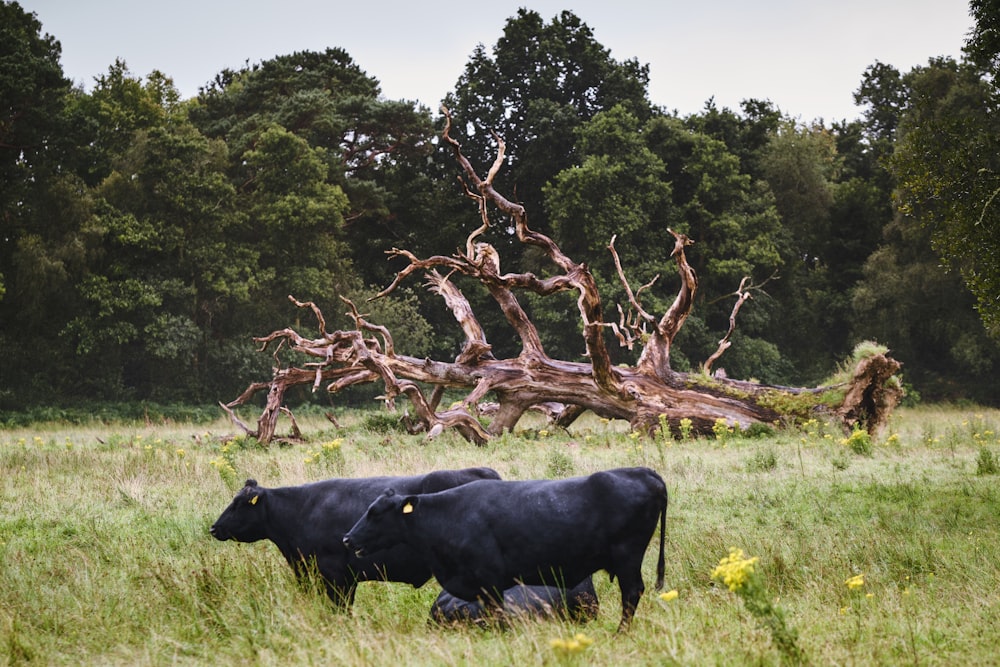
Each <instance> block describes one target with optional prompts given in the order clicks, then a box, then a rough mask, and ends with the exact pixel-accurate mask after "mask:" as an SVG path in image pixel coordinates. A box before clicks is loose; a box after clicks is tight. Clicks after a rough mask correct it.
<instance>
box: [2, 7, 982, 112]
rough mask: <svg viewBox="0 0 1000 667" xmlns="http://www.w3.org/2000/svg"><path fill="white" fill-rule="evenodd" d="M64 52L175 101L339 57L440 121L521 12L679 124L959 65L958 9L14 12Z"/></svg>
mask: <svg viewBox="0 0 1000 667" xmlns="http://www.w3.org/2000/svg"><path fill="white" fill-rule="evenodd" d="M20 4H21V6H22V7H23V8H24V9H25V10H27V11H30V12H35V13H36V14H37V16H38V19H39V21H41V23H42V32H43V33H48V34H51V35H53V36H54V37H55V38H56V39H58V40H59V41H60V43H61V44H62V49H63V51H62V60H61V62H62V67H63V71H64V72H65V74H66V76H67V77H69V78H70V79H72V80H73V81H74V82H75V83H77V84H82V85H83V86H84V87H85V88H86V89H87V90H90V89H91V87H92V85H93V81H94V78H95V77H97V76H99V75H101V74H104V73H106V72H107V70H108V67H109V66H110V65H111V64H112V63H114V61H115V59H116V58H121V59H123V60H124V61H125V62H126V63H127V64H128V67H129V70H130V71H131V72H132V73H133V74H134V75H137V76H143V77H145V76H146V75H148V74H149V73H150V72H151V71H153V70H154V69H158V70H160V71H161V72H163V73H164V74H166V75H167V76H169V77H171V78H172V79H173V80H174V83H175V85H176V86H177V88H178V90H179V91H180V93H181V95H182V96H183V97H185V98H188V97H193V96H194V95H196V94H197V92H198V89H199V87H201V86H203V85H205V84H206V83H208V82H209V81H211V80H212V79H213V78H214V77H215V75H216V74H217V73H219V72H220V71H222V70H223V69H225V68H227V67H228V68H230V69H239V68H240V67H242V66H244V65H245V64H246V63H247V62H249V63H250V64H254V63H259V62H262V61H264V60H269V59H271V58H273V57H275V56H278V55H286V54H290V53H293V52H295V51H307V50H308V51H322V50H324V49H326V48H327V47H340V48H342V49H344V50H345V51H347V53H348V54H350V56H351V57H352V58H353V60H354V62H355V63H356V64H357V65H358V66H359V67H360V68H361V69H363V70H364V71H365V72H366V73H367V74H368V75H370V76H372V77H374V78H376V79H378V80H379V82H380V83H381V86H382V93H383V95H384V96H385V97H386V98H388V99H394V100H397V99H406V100H414V101H419V102H421V103H423V104H425V105H426V106H428V107H430V108H431V109H433V110H435V112H436V110H437V107H438V104H439V103H440V101H441V99H442V98H443V97H444V96H445V94H446V93H448V92H449V91H451V90H453V89H454V87H455V83H456V81H457V80H458V77H459V76H460V75H461V74H462V71H463V69H464V67H465V64H466V63H467V62H468V60H469V57H470V56H471V55H472V52H473V50H474V49H475V47H476V45H477V44H483V45H484V46H485V47H486V49H487V52H489V53H492V48H493V46H494V45H495V44H496V42H497V40H498V39H499V38H500V37H501V35H502V34H503V28H504V25H505V23H506V21H507V19H508V18H509V17H511V16H514V15H515V14H516V13H517V10H518V8H519V7H526V8H529V9H532V10H534V11H536V12H538V13H539V14H540V15H541V16H542V18H543V19H544V20H545V21H546V22H548V21H551V19H552V18H553V17H555V16H556V15H558V14H559V12H561V11H562V10H564V9H565V10H569V11H572V12H573V13H574V14H576V15H577V16H578V17H579V18H580V19H581V20H582V21H583V22H584V23H586V24H587V25H588V26H589V27H590V28H591V30H593V33H594V38H595V39H596V40H597V42H599V43H600V44H602V45H603V46H604V47H605V48H608V49H610V51H611V55H612V57H613V58H614V59H616V60H619V61H621V60H626V59H629V58H636V59H637V60H638V61H639V62H640V63H642V64H648V65H649V67H650V83H649V97H650V100H651V101H652V102H653V103H654V104H657V105H659V106H662V107H664V108H666V109H668V110H676V111H678V112H680V113H681V114H682V115H686V114H691V113H698V112H700V111H701V110H702V109H703V108H704V106H705V102H706V101H707V100H708V99H709V98H713V97H714V98H715V103H716V105H717V106H719V107H720V108H721V107H729V108H731V109H733V110H738V109H739V103H740V101H741V100H744V99H747V98H758V99H768V100H770V101H771V102H773V103H774V104H775V105H777V106H778V107H779V108H780V109H781V111H783V112H784V113H786V114H788V115H790V116H792V117H795V118H798V119H799V120H801V121H804V122H808V121H812V120H816V119H820V118H822V119H824V120H825V121H826V122H827V123H830V122H833V121H838V120H843V119H854V118H857V117H858V116H859V115H860V113H861V109H859V108H858V107H856V106H855V105H854V99H853V93H854V91H855V90H857V89H858V86H859V85H860V83H861V77H862V75H863V73H864V71H865V69H866V68H867V67H868V66H869V65H872V64H874V63H875V62H876V61H879V62H882V63H886V64H889V65H893V66H895V67H896V68H897V69H899V70H900V71H902V72H906V71H909V70H910V69H911V68H913V67H915V66H918V65H925V64H926V63H927V61H928V59H929V58H931V57H936V56H952V57H954V58H956V59H958V58H959V57H960V56H961V49H962V46H963V45H964V43H965V39H966V37H967V36H968V33H969V30H970V29H971V28H972V26H973V21H972V18H971V16H970V15H969V11H968V2H967V1H966V0H865V1H862V0H841V1H839V2H829V1H813V2H809V1H808V0H761V1H759V2H748V1H747V0H716V1H714V2H712V1H703V2H692V1H691V0H617V1H607V0H575V1H574V2H567V1H565V0H564V1H563V2H556V1H550V0H536V1H535V2H530V3H529V2H506V1H504V0H497V1H494V2H477V3H465V2H453V3H445V2H440V1H439V0H428V1H424V2H421V1H420V0H369V1H367V2H366V1H364V0H354V1H352V2H344V1H343V0H281V1H273V0H272V1H267V0H200V1H195V0H169V1H167V2H139V1H137V0H20Z"/></svg>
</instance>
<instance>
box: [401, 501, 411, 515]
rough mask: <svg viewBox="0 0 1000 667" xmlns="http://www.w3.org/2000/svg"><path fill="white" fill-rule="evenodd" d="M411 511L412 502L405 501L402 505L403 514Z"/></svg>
mask: <svg viewBox="0 0 1000 667" xmlns="http://www.w3.org/2000/svg"><path fill="white" fill-rule="evenodd" d="M412 512H413V503H406V504H405V505H403V514H410V513H412Z"/></svg>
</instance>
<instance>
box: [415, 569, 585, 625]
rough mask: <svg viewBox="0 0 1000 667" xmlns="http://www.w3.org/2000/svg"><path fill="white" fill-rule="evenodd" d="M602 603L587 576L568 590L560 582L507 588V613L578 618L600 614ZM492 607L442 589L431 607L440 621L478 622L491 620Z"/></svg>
mask: <svg viewBox="0 0 1000 667" xmlns="http://www.w3.org/2000/svg"><path fill="white" fill-rule="evenodd" d="M598 611H599V604H598V601H597V591H595V590H594V581H593V579H592V578H591V577H587V578H586V579H584V580H583V581H581V582H580V583H579V584H577V585H576V586H574V587H573V588H571V589H570V590H566V589H564V588H560V587H558V586H528V585H527V584H517V585H515V586H512V587H511V588H508V589H507V590H505V591H504V592H503V617H502V618H500V619H496V620H500V621H504V620H506V619H508V618H528V617H541V618H544V617H557V618H569V619H572V620H575V621H592V620H594V619H595V618H597V612H598ZM490 614H491V610H490V609H488V607H487V605H485V604H483V602H482V601H480V600H472V601H470V600H462V599H461V598H457V597H455V596H454V595H452V594H451V593H449V592H448V591H441V594H440V595H438V597H437V599H436V600H434V605H433V606H432V607H431V620H433V621H436V622H438V623H442V624H443V623H469V622H471V623H477V624H483V623H486V622H488V621H491V620H495V619H493V618H492V617H491V615H490Z"/></svg>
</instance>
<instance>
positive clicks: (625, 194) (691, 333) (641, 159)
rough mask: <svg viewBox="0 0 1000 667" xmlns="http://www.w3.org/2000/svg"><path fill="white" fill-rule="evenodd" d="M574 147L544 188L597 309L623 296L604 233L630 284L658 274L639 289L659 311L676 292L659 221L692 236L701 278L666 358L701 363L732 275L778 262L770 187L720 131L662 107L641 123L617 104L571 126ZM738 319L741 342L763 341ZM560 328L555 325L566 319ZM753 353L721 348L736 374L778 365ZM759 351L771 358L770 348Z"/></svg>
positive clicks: (748, 345) (728, 304)
mask: <svg viewBox="0 0 1000 667" xmlns="http://www.w3.org/2000/svg"><path fill="white" fill-rule="evenodd" d="M576 150H577V152H578V153H579V155H580V156H581V160H582V162H581V165H580V166H578V167H574V168H571V169H567V170H565V171H563V172H561V173H560V174H558V175H557V176H556V177H555V179H554V180H553V181H552V183H551V184H550V185H549V186H548V187H546V189H545V193H546V196H547V199H546V206H547V207H548V210H549V211H550V213H551V218H552V226H553V229H554V232H555V234H556V237H557V239H558V241H559V243H560V246H561V247H562V248H563V249H564V250H566V251H569V253H570V254H571V255H573V254H577V255H580V256H586V257H588V264H589V265H590V267H591V270H592V271H593V272H594V274H595V276H596V277H597V280H598V283H599V286H600V289H601V291H602V294H603V295H604V299H605V304H604V305H605V309H606V319H608V320H611V321H617V319H618V316H617V313H616V311H615V304H619V303H620V304H622V305H623V306H624V307H627V305H628V304H627V302H626V295H625V293H624V290H623V288H622V286H621V284H620V281H619V279H618V276H617V273H616V270H615V267H614V264H613V262H612V258H611V255H610V253H609V252H608V250H607V248H606V246H607V244H608V242H609V241H610V239H611V237H612V235H616V236H617V239H616V244H615V247H616V249H617V251H618V254H619V256H620V257H621V261H622V265H623V268H624V270H625V273H626V276H627V277H628V279H629V281H630V283H631V284H632V287H633V289H635V288H638V287H639V285H641V284H644V283H646V282H648V281H649V280H651V279H652V278H654V277H655V276H656V275H658V274H660V275H664V276H665V277H664V283H663V284H657V285H655V286H654V288H653V289H652V290H651V291H649V292H647V293H646V294H644V297H643V298H644V301H643V304H644V307H646V309H647V310H649V311H651V312H660V313H662V312H664V311H665V310H666V309H667V307H668V306H669V304H670V302H671V301H672V300H673V298H674V295H675V292H674V291H673V290H674V287H673V284H674V280H675V278H674V275H673V274H672V272H671V271H670V268H671V267H672V263H673V260H672V259H671V257H670V251H671V249H672V248H673V240H672V237H671V236H670V234H669V232H668V231H667V229H668V227H670V228H674V229H676V230H678V231H682V232H684V233H687V234H688V235H690V236H691V237H692V238H694V239H696V244H695V246H694V247H693V248H692V249H691V251H690V257H691V262H692V265H693V266H695V269H696V271H697V272H698V274H699V276H700V277H701V281H700V285H701V286H700V289H699V293H698V302H697V306H696V308H695V310H694V312H693V313H692V315H691V316H690V318H689V319H688V322H687V323H686V324H685V328H684V330H682V331H683V337H681V338H679V339H678V341H679V344H680V348H681V349H679V350H677V356H676V357H675V362H677V363H678V364H679V367H684V366H685V365H686V364H687V365H690V363H691V362H692V361H695V362H701V361H704V359H705V358H707V357H708V355H709V354H711V352H712V351H714V349H715V345H716V341H717V340H718V338H719V336H720V332H722V331H725V330H726V328H727V327H728V317H729V313H730V310H731V308H732V300H726V299H725V297H726V295H728V294H730V293H732V292H734V291H735V290H736V288H737V287H738V286H739V284H740V281H741V279H742V278H743V276H751V277H752V278H755V279H756V280H758V281H760V280H763V279H766V278H767V276H768V275H770V274H771V273H773V271H774V270H775V269H776V267H777V266H778V265H779V264H780V261H781V258H780V253H779V251H778V246H777V245H776V239H777V235H778V232H779V231H780V228H779V225H778V216H777V212H776V210H775V208H774V202H773V199H772V198H771V197H770V194H769V193H768V192H766V190H762V189H761V188H759V187H758V186H755V185H754V183H753V182H752V180H751V178H750V177H749V176H748V175H746V174H743V173H741V171H740V160H739V158H738V157H737V156H735V155H733V154H732V153H731V152H729V150H728V149H727V147H726V145H725V144H724V143H723V142H722V141H720V140H717V139H713V138H711V137H709V136H706V135H704V134H698V133H693V132H691V131H690V130H689V129H688V127H687V126H686V125H685V124H684V122H683V121H681V120H680V119H677V118H673V117H669V116H654V117H653V118H651V119H649V120H648V121H646V122H640V120H639V119H638V118H636V117H635V116H633V115H632V114H630V113H629V112H628V111H627V110H625V109H624V108H623V107H616V108H614V109H612V110H611V111H608V112H605V113H600V114H597V115H596V116H595V117H594V118H593V119H592V120H591V121H590V122H588V123H586V124H584V125H583V126H581V128H580V129H579V131H578V142H577V146H576ZM535 317H536V319H539V318H543V317H544V313H540V312H536V315H535ZM747 324H748V326H747V328H746V330H741V333H740V335H741V336H746V339H745V340H744V341H743V343H742V344H743V349H744V351H748V350H750V349H754V348H755V349H757V354H758V356H760V352H761V350H762V349H763V348H764V347H768V346H767V345H766V344H763V342H762V341H756V342H755V339H754V333H755V331H757V332H759V328H760V322H759V319H758V318H756V317H755V316H754V315H749V317H748V318H747ZM561 331H563V332H564V334H565V327H562V329H561ZM577 338H578V336H577ZM684 352H686V353H687V357H688V359H687V360H685V355H684ZM752 356H753V355H748V356H746V357H743V358H741V357H740V355H739V354H734V355H731V356H728V357H727V359H726V362H727V367H728V368H729V369H730V370H733V371H738V372H745V373H746V374H747V375H746V376H747V377H767V378H770V377H771V376H773V375H775V374H776V373H777V372H778V368H779V367H780V364H775V363H767V364H763V365H761V364H759V363H756V362H755V361H754V360H753V359H751V357H752ZM763 356H764V357H767V358H768V359H769V362H770V361H774V360H773V356H774V355H772V354H765V355H763ZM730 362H732V363H730Z"/></svg>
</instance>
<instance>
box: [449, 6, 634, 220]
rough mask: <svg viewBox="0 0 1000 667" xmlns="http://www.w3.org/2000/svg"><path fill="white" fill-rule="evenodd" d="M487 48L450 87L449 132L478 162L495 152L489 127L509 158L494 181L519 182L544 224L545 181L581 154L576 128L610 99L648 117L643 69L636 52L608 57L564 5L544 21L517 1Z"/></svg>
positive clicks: (512, 185) (513, 185)
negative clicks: (451, 114) (451, 117)
mask: <svg viewBox="0 0 1000 667" xmlns="http://www.w3.org/2000/svg"><path fill="white" fill-rule="evenodd" d="M492 51H493V52H492V56H491V55H490V54H488V53H487V51H486V48H485V47H484V46H482V45H479V46H478V47H477V48H476V50H475V52H474V53H473V55H472V57H471V58H470V60H469V62H468V63H467V64H466V66H465V72H464V73H463V74H462V76H461V77H459V80H458V83H457V84H456V87H455V92H454V93H453V94H449V95H448V98H447V100H446V104H447V105H448V107H449V108H451V109H453V110H454V112H455V114H456V120H457V124H456V127H455V128H454V130H455V136H456V138H457V139H459V140H460V141H461V142H462V147H463V151H467V154H468V156H469V158H470V160H472V162H473V164H476V165H477V166H478V167H479V168H480V169H482V170H484V171H485V169H486V168H487V167H488V166H489V165H490V164H491V163H492V162H493V159H494V157H495V154H496V148H495V145H494V144H492V143H491V142H489V141H488V139H487V138H488V137H489V136H490V132H497V133H498V134H499V135H500V136H501V137H503V139H504V141H505V142H506V145H507V156H508V164H507V165H506V166H505V168H504V169H503V170H502V172H501V174H500V177H499V178H498V180H497V184H498V186H499V187H500V188H501V189H502V190H507V191H514V190H515V189H516V191H517V197H518V199H519V200H521V201H522V202H523V203H524V205H525V207H526V208H527V210H528V211H529V212H530V215H531V216H532V219H533V221H534V222H533V223H532V224H533V226H535V227H537V228H538V229H541V230H546V231H547V230H548V224H547V221H546V219H545V209H544V207H543V199H544V197H543V194H542V188H543V187H544V186H545V184H546V183H547V182H548V181H550V180H551V179H552V178H553V177H554V176H555V175H556V174H558V173H559V172H561V171H563V170H564V169H568V168H569V167H571V166H574V165H575V164H577V163H578V162H579V157H580V156H579V155H578V153H577V151H576V148H575V145H576V137H575V134H574V131H575V129H576V128H577V127H578V126H580V125H581V124H583V123H585V122H587V121H588V120H590V119H591V118H593V117H594V116H595V115H596V114H597V113H599V112H601V111H608V110H610V109H612V108H613V107H615V106H621V107H622V108H623V109H624V110H625V111H627V112H629V113H631V114H632V115H633V116H635V117H636V118H638V119H639V120H640V121H641V122H644V121H646V120H647V119H648V118H649V117H650V115H651V114H652V107H651V105H650V103H649V101H648V98H647V88H648V84H649V68H648V66H645V65H640V64H639V62H638V61H637V60H635V59H630V60H625V61H623V62H618V61H616V60H614V59H613V58H611V54H610V51H609V50H608V49H607V48H605V47H604V46H602V45H601V44H600V43H598V42H597V41H596V39H595V38H594V33H593V31H592V30H591V29H590V27H589V26H587V24H585V23H584V22H582V21H581V20H580V19H579V18H578V17H577V16H575V15H574V14H573V13H572V12H569V11H563V12H561V13H560V14H559V15H558V16H556V17H554V18H553V19H552V21H551V22H550V23H546V22H545V21H543V19H542V17H541V15H539V14H538V13H537V12H534V11H531V10H527V9H523V8H522V9H520V10H518V13H517V15H516V16H514V17H511V18H510V19H508V21H507V24H506V26H505V27H504V31H503V36H502V37H501V38H500V39H499V40H498V41H497V43H496V45H495V46H494V48H493V50H492ZM466 123H468V124H469V126H470V127H469V131H468V132H466V131H465V130H466V128H465V127H464V124H466Z"/></svg>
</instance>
